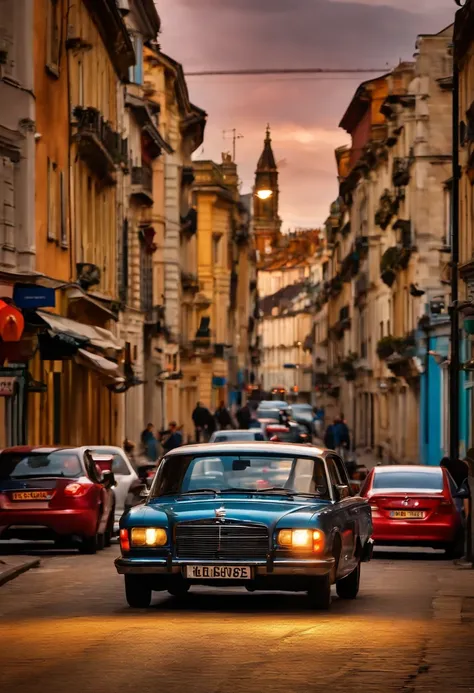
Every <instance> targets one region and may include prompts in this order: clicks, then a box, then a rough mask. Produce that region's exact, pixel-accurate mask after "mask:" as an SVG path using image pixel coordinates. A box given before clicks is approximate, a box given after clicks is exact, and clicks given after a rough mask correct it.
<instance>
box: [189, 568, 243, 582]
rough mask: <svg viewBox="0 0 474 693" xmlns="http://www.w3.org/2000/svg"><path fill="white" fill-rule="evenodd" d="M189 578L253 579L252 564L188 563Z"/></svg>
mask: <svg viewBox="0 0 474 693" xmlns="http://www.w3.org/2000/svg"><path fill="white" fill-rule="evenodd" d="M186 577H187V578H188V580H200V579H208V580H251V578H252V569H251V568H250V566H231V565H187V566H186Z"/></svg>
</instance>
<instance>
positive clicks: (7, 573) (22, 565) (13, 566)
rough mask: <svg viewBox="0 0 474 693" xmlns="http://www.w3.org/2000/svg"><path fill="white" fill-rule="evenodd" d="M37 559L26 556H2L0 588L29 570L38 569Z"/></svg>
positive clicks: (0, 561)
mask: <svg viewBox="0 0 474 693" xmlns="http://www.w3.org/2000/svg"><path fill="white" fill-rule="evenodd" d="M39 565H40V559H39V558H28V557H26V556H2V558H0V587H1V586H2V585H4V584H5V583H6V582H10V580H14V579H15V578H16V577H18V576H19V575H21V574H22V573H26V571H27V570H31V568H38V566H39Z"/></svg>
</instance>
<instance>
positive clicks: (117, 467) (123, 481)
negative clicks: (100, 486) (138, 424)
mask: <svg viewBox="0 0 474 693" xmlns="http://www.w3.org/2000/svg"><path fill="white" fill-rule="evenodd" d="M88 449H89V450H90V451H91V452H92V454H94V453H95V454H97V455H112V457H113V462H112V472H113V474H114V477H115V482H116V485H115V486H114V489H113V490H114V494H115V529H117V527H118V522H119V520H120V518H121V517H122V515H123V511H124V506H125V499H126V498H127V494H128V491H129V489H130V486H131V485H132V483H133V482H135V481H138V474H137V472H136V471H135V469H134V467H133V464H132V463H131V462H130V460H129V458H128V457H127V455H126V454H125V451H124V450H122V448H116V447H112V446H110V445H94V446H93V447H92V446H91V447H89V448H88Z"/></svg>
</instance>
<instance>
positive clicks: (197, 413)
mask: <svg viewBox="0 0 474 693" xmlns="http://www.w3.org/2000/svg"><path fill="white" fill-rule="evenodd" d="M207 414H208V410H207V409H206V407H203V406H202V404H201V402H198V403H197V404H196V407H195V409H194V411H193V413H192V419H193V423H194V430H195V438H196V443H200V442H201V437H202V435H203V432H204V428H205V426H206V423H207V421H208V416H207Z"/></svg>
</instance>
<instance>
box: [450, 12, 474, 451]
mask: <svg viewBox="0 0 474 693" xmlns="http://www.w3.org/2000/svg"><path fill="white" fill-rule="evenodd" d="M473 28H474V2H472V0H466V2H465V3H464V7H462V9H460V10H458V12H457V14H456V21H455V27H454V41H453V43H454V60H455V63H456V67H457V69H458V72H459V119H460V147H459V163H460V166H461V172H460V173H461V179H460V183H459V210H458V211H459V270H460V271H459V299H460V314H459V318H460V320H459V326H460V337H461V345H460V358H461V362H462V364H463V368H462V370H461V374H460V402H459V405H460V411H459V413H460V420H459V438H460V455H461V456H464V455H465V454H466V451H467V450H469V448H471V447H472V446H473V445H474V421H473V412H474V376H473V372H472V370H471V368H472V361H473V343H472V333H473V329H472V322H471V321H472V317H471V316H472V315H473V314H474V308H473V300H474V263H473V260H472V258H473V256H474V240H473V239H474V235H473V234H474V206H473V204H474V191H473V183H474V159H473V156H472V145H473V141H474V138H473V123H474V108H473V107H474V86H473V84H474V82H473V80H474V40H473V34H472V31H473Z"/></svg>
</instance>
